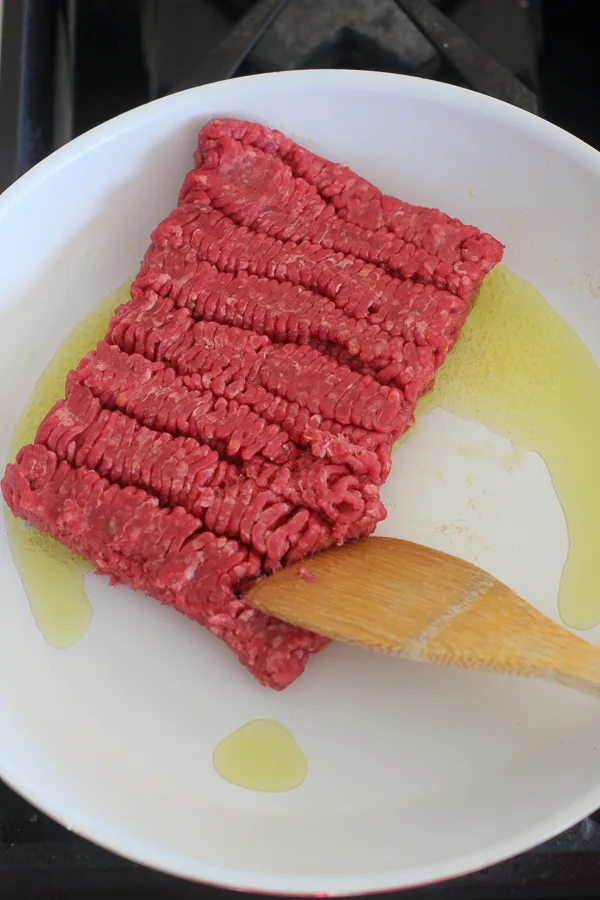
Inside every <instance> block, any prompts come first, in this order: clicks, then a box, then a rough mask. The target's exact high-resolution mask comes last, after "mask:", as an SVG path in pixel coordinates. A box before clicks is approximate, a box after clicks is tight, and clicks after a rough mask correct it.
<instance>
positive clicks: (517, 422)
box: [409, 266, 600, 629]
mask: <svg viewBox="0 0 600 900" xmlns="http://www.w3.org/2000/svg"><path fill="white" fill-rule="evenodd" d="M436 407H443V408H444V409H447V410H449V411H450V412H452V413H455V414H456V415H458V416H461V417H462V418H464V419H468V420H471V421H474V422H477V423H480V424H483V425H485V426H487V427H488V428H489V429H490V430H491V431H493V432H495V433H496V434H499V435H501V436H503V437H505V438H508V439H509V440H510V441H511V443H512V446H513V453H512V454H511V455H510V458H507V459H505V460H504V464H505V465H507V467H508V468H510V466H511V465H517V464H518V463H519V461H520V460H522V459H523V458H524V456H525V454H526V453H527V452H528V451H534V452H536V453H538V454H539V455H540V457H541V458H542V459H543V460H544V462H545V463H546V466H547V468H548V471H549V473H550V477H551V479H552V483H553V485H554V489H555V491H556V494H557V497H558V500H559V502H560V504H561V506H562V509H563V512H564V515H565V520H566V524H567V530H568V535H569V551H568V556H567V559H566V562H565V565H564V568H563V572H562V577H561V582H560V588H559V612H560V616H561V618H562V620H563V621H564V623H565V624H566V625H568V626H570V627H572V628H578V629H587V628H591V627H593V626H594V625H597V624H598V623H599V622H600V555H599V554H598V550H597V524H596V523H597V515H598V510H599V509H600V478H599V477H598V453H599V448H600V369H599V368H598V366H597V365H596V362H595V360H594V358H593V356H592V354H591V353H590V352H589V350H588V349H587V347H586V346H585V344H584V343H583V341H582V340H581V339H580V338H579V336H578V335H577V334H576V333H575V331H574V330H573V329H572V328H571V327H570V326H569V325H568V324H567V323H566V322H565V321H564V319H562V318H561V316H559V315H558V313H556V312H555V311H554V309H553V308H552V307H551V306H550V304H549V303H547V302H546V301H545V300H544V298H543V297H542V296H541V294H539V293H538V291H537V290H536V289H535V288H534V287H532V285H530V284H528V283H527V282H526V281H523V279H521V278H518V277H517V276H516V275H514V274H513V273H512V272H510V271H509V270H508V269H507V268H506V267H505V266H498V267H497V268H495V269H494V270H492V272H491V273H490V274H489V275H488V276H487V278H486V279H485V281H484V283H483V285H482V288H481V291H480V293H479V296H478V298H477V300H476V301H475V304H474V306H473V309H472V311H471V313H470V315H469V318H468V319H467V322H466V324H465V327H464V329H463V331H462V334H461V336H460V338H459V340H458V342H457V344H456V347H455V349H454V351H453V352H452V353H451V354H450V355H449V356H448V359H447V361H446V363H445V364H444V366H442V368H441V369H440V371H439V373H438V376H437V378H436V384H435V387H434V389H433V390H432V391H431V393H429V394H428V395H426V396H425V397H423V399H422V400H421V401H420V403H419V409H418V416H419V417H421V416H423V415H424V414H425V413H427V412H428V411H430V410H432V409H434V408H436ZM409 434H410V433H409ZM463 452H465V453H471V452H474V451H473V450H471V449H470V448H466V447H465V448H463Z"/></svg>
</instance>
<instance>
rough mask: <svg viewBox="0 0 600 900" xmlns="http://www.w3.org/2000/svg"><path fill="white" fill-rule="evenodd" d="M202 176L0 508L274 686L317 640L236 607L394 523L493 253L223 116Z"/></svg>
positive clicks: (208, 135) (201, 164) (457, 226)
mask: <svg viewBox="0 0 600 900" xmlns="http://www.w3.org/2000/svg"><path fill="white" fill-rule="evenodd" d="M195 162H196V165H195V168H194V169H193V170H192V171H191V172H190V173H189V174H188V176H187V177H186V179H185V181H184V184H183V187H182V189H181V192H180V197H179V205H178V206H177V208H176V209H175V210H174V211H173V212H172V213H171V214H170V215H169V216H167V218H166V219H165V220H164V221H163V222H161V224H160V225H159V226H158V228H157V229H156V230H155V231H154V233H153V235H152V243H151V245H150V248H149V250H148V252H147V253H146V256H145V258H144V261H143V263H142V267H141V269H140V272H139V274H138V276H137V278H136V279H135V281H134V283H133V286H132V288H131V300H130V302H129V303H127V304H125V305H124V306H121V307H119V308H118V309H117V310H116V312H115V315H114V318H113V320H112V321H111V323H110V325H109V328H108V332H107V334H106V336H105V339H104V340H103V341H101V342H100V343H99V344H98V346H97V347H96V349H95V350H93V351H92V352H91V353H89V354H88V355H87V356H86V357H85V358H84V359H83V360H82V361H81V363H80V364H79V366H78V367H77V369H75V370H73V371H71V372H70V373H69V375H68V378H67V383H66V390H65V398H64V399H63V400H61V401H59V402H58V403H57V404H56V405H55V407H54V408H53V409H52V410H51V411H50V412H49V413H48V415H47V416H46V418H45V419H44V421H43V422H42V424H41V425H40V428H39V430H38V433H37V436H36V439H35V443H34V444H33V445H28V446H26V447H24V448H23V449H22V450H21V451H20V453H19V455H18V457H17V461H16V463H15V464H14V465H9V466H7V469H6V474H5V476H4V480H3V482H2V492H3V494H4V498H5V500H6V502H7V503H8V505H9V507H10V508H11V510H12V511H13V512H14V513H15V514H16V515H18V516H21V517H22V518H24V519H26V520H27V521H28V522H30V523H31V524H33V525H35V526H36V527H37V528H39V529H40V530H42V531H48V532H50V533H51V534H52V535H53V536H54V537H55V538H57V539H58V540H59V541H61V542H62V543H63V544H65V545H66V546H68V547H70V548H71V549H73V550H75V551H76V552H77V553H80V554H81V555H82V556H84V557H85V558H86V559H89V560H91V561H92V562H93V563H94V565H95V566H96V568H97V570H98V572H101V573H106V574H108V575H109V576H110V578H111V580H112V582H113V583H117V582H125V583H127V584H129V585H131V586H132V587H133V588H139V589H141V590H143V591H145V592H146V593H147V594H150V595H151V596H153V597H156V598H157V599H158V600H160V601H162V602H163V603H167V604H170V605H172V606H174V607H175V608H176V609H178V610H179V611H180V612H183V613H185V614H186V615H188V616H190V617H191V618H192V619H195V620H196V621H197V622H200V624H202V625H204V626H206V627H207V628H209V629H210V630H211V631H212V632H213V633H214V634H216V635H217V636H218V637H220V638H221V639H222V640H224V641H225V642H226V643H227V644H228V646H230V647H231V649H232V650H234V652H235V653H236V654H237V655H238V657H239V659H240V661H241V662H242V663H243V665H245V666H246V667H247V668H248V669H249V670H250V671H251V672H252V674H253V675H254V676H255V677H256V678H257V679H258V680H259V681H260V682H261V684H264V685H268V686H269V687H272V688H276V689H282V688H285V687H287V685H289V684H290V683H291V682H292V681H294V680H295V679H296V678H297V677H298V676H299V675H300V674H301V672H302V671H303V669H304V667H305V665H306V662H307V660H308V658H309V656H310V654H312V653H315V652H317V651H318V650H320V649H321V648H322V647H323V646H324V645H325V643H326V641H325V640H324V639H322V638H320V637H317V636H316V635H314V634H310V633H309V632H306V631H304V630H302V629H300V628H294V627H292V626H289V625H285V624H283V623H282V622H279V621H277V620H276V619H273V618H271V617H268V616H265V615H263V614H262V613H259V612H257V611H256V610H253V609H252V608H251V607H249V606H248V604H247V603H246V602H245V601H244V599H243V597H244V591H245V590H247V588H248V587H249V586H250V585H251V584H252V583H253V582H254V581H255V580H256V579H257V578H259V577H261V575H264V574H265V573H268V572H270V571H272V570H274V569H276V568H278V567H280V566H282V565H285V564H286V563H288V562H291V561H293V560H297V559H301V558H302V557H305V556H307V555H309V554H311V553H314V552H316V551H318V550H320V549H323V548H325V547H328V546H330V545H332V544H335V543H337V544H340V543H342V542H343V541H345V540H348V539H356V538H364V537H367V536H368V535H369V534H371V533H372V531H373V530H374V528H375V526H376V525H377V523H378V522H379V521H381V520H382V519H383V518H384V517H385V509H384V507H383V505H382V503H381V500H380V498H379V489H380V487H381V485H382V483H383V481H384V480H385V478H386V477H387V475H388V473H389V470H390V465H391V448H392V444H393V443H394V441H395V440H397V438H398V437H399V436H400V435H401V434H402V433H403V432H405V431H406V430H407V429H408V428H410V426H411V425H412V423H413V421H414V411H415V406H416V403H417V400H418V399H419V397H420V396H421V395H422V394H423V393H424V392H425V391H427V390H429V388H430V387H431V385H432V383H433V378H434V374H435V371H436V369H437V368H438V367H439V366H440V365H441V364H442V363H443V361H444V359H445V358H446V355H447V353H448V352H449V350H451V349H452V346H453V345H454V342H455V341H456V338H457V336H458V333H459V331H460V328H461V327H462V325H463V323H464V321H465V318H466V316H467V314H468V311H469V308H470V305H471V302H472V300H473V298H474V297H475V295H476V293H477V291H478V290H479V287H480V285H481V281H482V279H483V277H484V275H486V273H487V272H489V270H490V269H491V268H492V267H493V266H494V265H495V264H496V263H497V262H499V261H500V259H501V257H502V246H501V245H500V244H499V243H498V241H496V240H495V239H494V238H493V237H491V236H490V235H488V234H482V233H481V232H480V231H479V230H478V229H477V228H475V227H473V226H470V225H463V224H462V222H459V221H458V220H457V219H451V218H449V217H448V216H446V215H444V214H443V213H442V212H440V211H439V210H435V209H426V208H423V207H416V206H411V205H410V204H407V203H403V202H402V201H400V200H397V199H395V198H394V197H387V196H384V195H383V194H382V193H381V192H380V191H378V190H377V188H375V187H374V186H373V185H372V184H370V183H369V182H368V181H365V180H364V179H363V178H360V176H358V175H356V174H355V173H354V172H352V171H351V170H350V169H347V168H346V167H344V166H341V165H337V164H335V163H331V162H328V161H327V160H325V159H321V158H320V157H318V156H315V154H313V153H310V152H309V151H308V150H305V149H303V148H302V147H299V146H298V145H297V144H295V143H294V142H293V141H292V140H291V139H290V138H287V137H285V135H283V134H281V133H280V132H278V131H272V130H271V129H269V128H265V127H264V126H262V125H257V124H254V123H251V122H242V121H238V120H235V119H221V120H217V119H215V120H214V121H212V122H210V123H209V124H208V125H206V127H205V128H203V130H202V131H201V133H200V137H199V140H198V150H197V153H196V159H195Z"/></svg>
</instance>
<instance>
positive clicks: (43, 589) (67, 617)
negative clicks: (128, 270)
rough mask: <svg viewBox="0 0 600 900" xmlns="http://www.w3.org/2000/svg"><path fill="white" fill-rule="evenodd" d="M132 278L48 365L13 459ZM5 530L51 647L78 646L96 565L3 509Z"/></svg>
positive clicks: (16, 435) (22, 421)
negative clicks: (89, 577) (87, 580)
mask: <svg viewBox="0 0 600 900" xmlns="http://www.w3.org/2000/svg"><path fill="white" fill-rule="evenodd" d="M130 283H131V282H129V281H128V282H127V283H126V284H124V285H122V286H121V287H120V288H119V289H118V290H117V291H114V292H113V293H112V294H110V295H109V296H108V297H106V298H105V299H104V300H103V301H102V303H101V304H100V305H99V306H98V307H96V309H94V310H93V311H92V312H91V313H90V314H89V315H88V316H87V317H86V318H85V319H83V321H81V322H80V323H79V324H78V325H77V326H76V327H75V329H74V330H73V331H72V332H71V334H70V335H69V337H67V338H66V340H65V341H64V342H63V343H62V344H61V346H60V347H59V349H58V350H57V352H56V353H55V354H54V356H53V357H52V359H51V360H50V362H49V364H48V366H47V367H46V368H45V369H44V371H43V373H42V375H41V376H40V379H39V381H38V382H37V384H36V386H35V388H34V390H33V393H32V395H31V397H30V398H29V400H28V401H27V405H26V406H25V409H24V410H23V412H22V413H21V416H20V418H19V420H18V422H17V424H16V426H15V430H14V432H13V435H12V439H11V445H10V459H11V460H14V458H15V456H16V454H17V453H18V451H19V450H20V448H21V447H22V446H23V445H24V444H30V443H31V442H32V441H33V439H34V437H35V433H36V431H37V429H38V425H39V424H40V422H41V420H42V419H43V417H44V415H45V414H46V413H47V412H48V410H49V409H50V408H51V407H52V406H53V405H54V403H56V401H57V400H60V398H61V397H63V396H64V387H65V379H66V377H67V373H68V372H69V370H70V369H72V368H73V367H74V366H76V365H77V363H78V362H79V360H80V359H81V358H82V356H85V354H86V353H88V352H89V351H90V350H91V349H92V347H94V346H95V344H96V343H97V342H98V341H99V340H100V339H101V338H102V337H104V334H105V333H106V329H107V327H108V323H109V320H110V318H111V316H112V314H113V311H114V309H115V307H116V306H118V305H119V304H120V303H125V302H126V301H127V300H128V299H129V286H130ZM4 515H5V519H6V533H7V536H8V543H9V546H10V549H11V553H12V556H13V560H14V563H15V566H16V568H17V571H18V573H19V576H20V578H21V581H22V583H23V588H24V589H25V593H26V594H27V597H28V599H29V605H30V607H31V611H32V613H33V616H34V618H35V621H36V623H37V626H38V628H39V630H40V631H41V633H42V635H43V636H44V638H45V640H46V641H47V643H48V644H50V646H52V647H56V648H59V649H64V648H66V647H71V646H72V645H73V644H75V643H76V642H77V641H78V640H79V638H80V637H82V635H83V634H85V632H86V630H87V628H88V625H89V624H90V622H91V620H92V607H91V604H90V602H89V600H88V598H87V596H86V593H85V589H84V583H83V579H84V575H85V573H86V572H90V571H91V570H92V567H91V566H90V565H89V563H87V562H85V560H83V559H81V557H79V556H77V555H76V554H75V553H72V552H71V551H70V550H67V548H66V547H63V545H62V544H59V543H58V541H55V540H54V539H53V538H51V537H50V535H48V534H42V532H40V531H37V530H36V529H35V528H30V527H29V525H27V524H26V523H25V522H23V521H22V520H21V519H17V518H15V516H13V514H12V513H11V512H10V510H9V509H8V507H6V506H5V508H4Z"/></svg>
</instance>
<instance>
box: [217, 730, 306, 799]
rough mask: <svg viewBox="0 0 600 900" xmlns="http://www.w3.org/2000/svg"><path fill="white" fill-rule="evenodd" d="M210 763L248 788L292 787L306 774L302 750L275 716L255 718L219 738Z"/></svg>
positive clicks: (220, 773)
mask: <svg viewBox="0 0 600 900" xmlns="http://www.w3.org/2000/svg"><path fill="white" fill-rule="evenodd" d="M213 765H214V767H215V769H216V771H217V772H218V774H219V775H220V776H221V778H224V779H225V781H229V782H230V783H231V784H235V785H237V786H238V787H242V788H246V789H247V790H250V791H267V792H271V793H278V792H283V791H292V790H294V788H297V787H299V786H300V785H301V784H302V782H303V781H304V779H305V777H306V758H305V756H304V753H303V752H302V750H301V749H300V747H299V746H298V744H297V743H296V741H295V740H294V738H293V737H292V735H291V734H290V732H289V731H288V730H287V728H284V726H283V725H282V724H281V723H280V722H276V721H275V720H274V719H254V720H253V721H251V722H247V723H246V724H245V725H242V727H241V728H238V730H237V731H234V732H233V734H230V735H229V736H228V737H226V738H225V739H224V740H222V741H221V743H220V744H219V745H218V746H217V748H216V750H215V752H214V755H213Z"/></svg>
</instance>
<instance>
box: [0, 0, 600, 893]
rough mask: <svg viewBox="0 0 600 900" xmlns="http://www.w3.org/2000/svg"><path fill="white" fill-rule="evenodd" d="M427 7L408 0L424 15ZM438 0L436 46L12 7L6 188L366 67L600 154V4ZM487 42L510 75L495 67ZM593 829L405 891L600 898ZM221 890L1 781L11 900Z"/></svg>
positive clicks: (245, 7) (3, 158) (373, 19)
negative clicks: (123, 143) (532, 122)
mask: <svg viewBox="0 0 600 900" xmlns="http://www.w3.org/2000/svg"><path fill="white" fill-rule="evenodd" d="M400 5H403V4H402V3H400ZM423 5H426V4H424V3H423V0H410V3H409V2H408V0H406V2H405V4H404V6H405V8H406V9H407V10H410V9H412V10H413V14H415V13H414V10H415V7H416V8H417V10H416V12H417V13H418V12H419V9H418V8H419V7H422V6H423ZM433 6H434V13H435V10H436V9H437V10H438V12H440V11H441V12H442V13H444V14H446V15H447V16H448V17H449V19H450V22H451V23H453V25H454V26H458V28H459V29H460V31H458V32H457V31H453V30H452V28H451V27H450V30H448V26H447V22H444V21H443V20H440V21H437V22H435V21H434V23H433V25H434V32H430V35H429V37H430V38H432V37H433V40H434V43H435V42H436V40H437V44H438V46H437V49H436V46H434V44H433V43H432V41H431V39H428V38H427V37H425V36H424V34H423V33H422V32H421V31H420V30H419V28H417V27H416V26H415V25H414V24H413V23H412V22H411V21H410V20H409V19H408V18H407V17H406V16H405V15H404V14H403V13H402V12H401V11H400V10H399V9H398V7H397V6H396V3H395V2H394V0H288V2H287V3H285V0H279V2H277V0H4V18H3V27H2V46H1V54H0V189H3V188H4V187H6V186H7V185H8V184H10V183H11V182H12V181H13V180H14V179H15V178H16V177H17V176H18V175H19V174H20V173H22V172H23V171H26V170H27V169H28V168H30V167H31V166H32V165H34V164H35V163H36V162H38V161H39V160H40V159H42V158H44V156H46V155H47V154H48V153H50V152H52V150H53V149H55V148H56V147H58V146H60V145H61V144H62V143H64V142H66V141H67V140H70V139H71V138H72V137H74V136H76V135H78V134H81V133H82V132H84V131H86V130H87V129H89V128H91V127H93V126H94V125H97V124H99V123H100V122H102V121H105V120H106V119H108V118H110V117H112V116H114V115H117V114H119V113H121V112H124V111H125V110H127V109H129V108H131V107H133V106H137V105H139V104H140V103H144V102H145V101H147V100H149V99H152V98H154V97H157V96H161V95H164V94H168V93H171V92H173V91H176V90H179V89H181V88H184V87H188V86H191V85H193V84H197V83H201V82H205V81H211V80H216V79H218V78H221V77H228V76H230V75H240V74H250V73H255V72H264V71H275V70H278V69H293V68H308V67H338V68H368V69H381V70H385V71H392V72H405V73H410V74H415V75H419V76H421V77H425V78H436V79H439V80H444V81H451V82H453V83H457V84H463V85H466V86H468V87H472V88H474V89H478V90H483V91H486V92H488V93H491V94H494V95H496V96H501V97H503V98H504V99H508V100H510V101H511V102H516V103H517V104H518V105H522V106H525V108H529V109H534V108H537V111H538V112H539V113H540V114H541V115H544V116H545V117H547V118H548V119H550V120H551V121H554V122H556V123H557V124H559V125H561V126H562V127H564V128H566V129H567V130H569V131H571V132H573V133H574V134H577V135H578V136H579V137H581V138H583V139H584V140H587V141H588V142H589V143H591V144H593V145H594V146H596V147H598V148H599V149H600V117H599V116H598V115H597V113H596V110H597V108H598V100H599V98H600V82H599V79H598V74H597V73H598V57H597V52H596V45H595V34H596V33H597V28H596V27H595V26H597V24H598V20H600V8H599V7H600V4H595V5H590V6H589V7H586V6H585V5H584V4H583V3H569V2H568V0H435V2H434V4H433ZM277 12H278V15H276V16H275V13H277ZM430 12H431V10H430ZM270 20H272V21H271V24H270V27H267V25H269V21H270ZM430 22H431V17H430ZM436 27H437V28H438V31H437V32H436V31H435V28H436ZM439 29H441V30H439ZM436 34H437V38H436ZM465 35H466V36H467V37H466V39H465ZM469 40H472V41H474V42H475V43H476V47H475V49H473V45H472V44H471V45H470V44H469ZM446 43H449V44H450V52H452V51H455V52H456V53H458V57H457V58H455V59H454V64H453V62H452V60H449V59H448V58H444V57H447V56H448V52H447V48H446V49H444V44H446ZM250 45H252V49H251V50H250V51H249V52H248V48H249V47H250ZM477 48H480V49H483V50H484V51H485V52H486V53H487V54H491V56H492V57H493V58H494V59H495V60H496V61H497V62H498V63H499V64H500V66H498V65H494V64H492V65H491V68H490V67H489V66H488V65H487V63H488V62H489V60H486V59H483V60H482V59H481V58H480V55H478V53H477ZM456 63H458V68H457V66H456ZM489 814H490V816H493V815H494V810H493V809H490V811H489ZM596 820H597V821H598V822H600V815H598V816H594V817H592V818H590V819H588V820H586V821H585V822H583V823H581V824H580V825H578V826H576V827H575V828H573V829H571V831H569V832H567V834H565V835H562V836H561V837H559V838H556V839H555V840H553V841H551V842H550V843H548V844H546V845H544V846H543V847H540V848H538V849H537V850H535V851H532V852H530V853H527V854H525V855H523V856H521V857H519V858H518V859H516V860H512V861H510V862H507V863H504V864H502V865H499V866H496V867H494V868H492V869H489V870H486V871H484V872H481V873H478V874H475V875H471V876H468V877H467V878H464V879H459V880H457V881H455V882H452V883H449V884H445V885H438V886H434V887H429V888H423V889H420V890H417V891H410V892H408V893H405V894H403V895H402V896H403V898H404V897H405V898H406V900H412V898H418V900H433V898H442V897H443V898H447V900H451V898H472V900H484V898H486V900H500V898H508V897H511V898H527V900H538V898H539V900H542V898H550V897H554V898H567V897H568V898H576V897H588V896H589V897H591V896H596V894H598V893H599V887H600V825H598V824H596ZM224 894H225V892H222V891H218V890H216V889H213V888H208V887H205V886H199V885H191V884H187V883H185V882H182V881H178V880H176V879H173V878H170V877H168V876H163V875H160V874H157V873H155V872H152V871H150V870H147V869H144V868H142V867H140V866H136V865H134V864H132V863H129V862H127V861H125V860H122V859H120V858H118V857H116V856H113V855H111V854H109V853H106V852H105V851H103V850H100V849H99V848H97V847H95V846H93V845H91V844H89V843H88V842H86V841H84V840H83V839H82V838H79V837H77V836H76V835H74V834H72V833H70V832H68V831H65V830H64V829H63V828H61V827H60V826H58V825H56V824H55V823H54V822H52V821H51V820H50V819H48V818H47V817H46V816H44V815H42V814H41V813H39V812H38V811H37V810H35V809H33V808H32V807H30V806H29V804H27V803H26V802H25V801H23V800H21V799H20V798H19V797H17V796H16V795H15V794H14V793H13V792H12V791H11V790H10V789H9V788H8V787H6V786H5V785H2V784H1V783H0V900H63V898H64V900H67V898H68V900H75V898H77V900H79V898H82V900H83V898H85V900H100V898H109V897H110V898H112V900H119V898H127V900H135V898H151V900H163V898H164V900H177V898H188V897H189V898H193V897H198V898H199V897H207V896H209V895H215V897H217V895H218V896H219V897H221V896H224Z"/></svg>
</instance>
